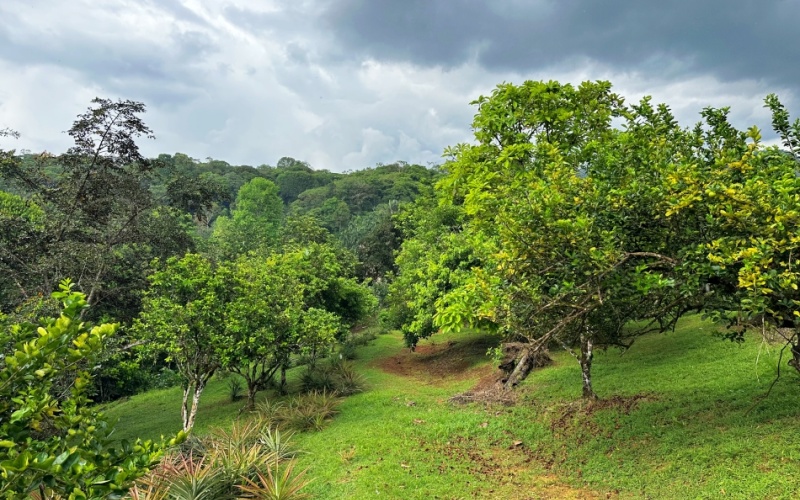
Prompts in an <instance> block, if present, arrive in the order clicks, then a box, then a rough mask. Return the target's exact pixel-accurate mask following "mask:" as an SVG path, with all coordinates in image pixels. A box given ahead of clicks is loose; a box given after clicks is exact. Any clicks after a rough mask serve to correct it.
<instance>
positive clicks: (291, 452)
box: [259, 427, 298, 460]
mask: <svg viewBox="0 0 800 500" xmlns="http://www.w3.org/2000/svg"><path fill="white" fill-rule="evenodd" d="M293 435H294V433H293V432H292V431H288V432H281V430H280V429H278V427H275V428H274V429H273V428H272V427H267V428H266V429H265V430H263V431H261V437H260V438H259V442H260V443H261V445H262V446H264V448H266V449H267V450H269V451H270V452H271V453H273V454H274V455H275V457H276V458H277V459H278V460H289V459H291V458H294V457H295V456H296V455H297V453H298V451H297V450H296V449H295V447H294V444H293V443H292V436H293Z"/></svg>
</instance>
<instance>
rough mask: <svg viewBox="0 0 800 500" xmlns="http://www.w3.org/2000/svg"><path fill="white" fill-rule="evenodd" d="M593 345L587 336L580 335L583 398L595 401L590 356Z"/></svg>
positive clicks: (595, 395)
mask: <svg viewBox="0 0 800 500" xmlns="http://www.w3.org/2000/svg"><path fill="white" fill-rule="evenodd" d="M593 349H594V343H593V342H592V338H591V337H590V336H589V335H588V334H582V335H581V358H580V364H581V377H582V378H583V397H584V398H585V399H597V394H595V393H594V390H593V389H592V356H593V355H594V353H593Z"/></svg>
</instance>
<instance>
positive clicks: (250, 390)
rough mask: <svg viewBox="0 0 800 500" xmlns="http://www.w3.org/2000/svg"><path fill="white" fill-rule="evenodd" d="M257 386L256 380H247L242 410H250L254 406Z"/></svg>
mask: <svg viewBox="0 0 800 500" xmlns="http://www.w3.org/2000/svg"><path fill="white" fill-rule="evenodd" d="M259 385H260V384H259V381H258V379H250V378H248V379H247V404H246V405H245V407H244V408H243V409H247V410H252V409H253V407H254V406H255V405H256V393H258V386H259Z"/></svg>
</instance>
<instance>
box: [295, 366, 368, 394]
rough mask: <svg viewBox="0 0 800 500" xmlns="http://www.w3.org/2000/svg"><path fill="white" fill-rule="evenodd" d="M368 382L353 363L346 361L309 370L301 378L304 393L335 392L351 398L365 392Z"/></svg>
mask: <svg viewBox="0 0 800 500" xmlns="http://www.w3.org/2000/svg"><path fill="white" fill-rule="evenodd" d="M365 384H366V382H365V380H364V377H363V376H362V375H361V374H360V373H358V371H357V370H356V369H355V367H354V366H353V364H352V363H350V362H348V361H344V360H332V361H330V362H328V363H321V364H319V365H317V366H315V367H313V368H308V369H307V370H306V372H305V373H303V375H302V376H301V377H300V386H301V389H302V390H303V392H306V393H309V392H320V391H323V392H335V393H337V394H339V395H341V396H350V395H352V394H356V393H358V392H361V391H362V390H364V386H365Z"/></svg>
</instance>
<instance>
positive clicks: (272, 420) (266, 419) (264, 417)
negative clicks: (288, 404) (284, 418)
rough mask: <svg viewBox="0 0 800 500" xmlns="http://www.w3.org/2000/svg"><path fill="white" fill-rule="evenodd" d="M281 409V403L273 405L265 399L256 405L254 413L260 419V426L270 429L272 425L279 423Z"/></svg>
mask: <svg viewBox="0 0 800 500" xmlns="http://www.w3.org/2000/svg"><path fill="white" fill-rule="evenodd" d="M283 407H284V404H283V401H275V402H274V403H273V402H270V401H269V400H268V399H265V400H264V401H262V402H261V403H256V409H255V413H256V415H258V417H259V418H260V419H261V423H262V425H266V426H267V427H271V426H272V425H273V424H279V423H280V420H281V413H282V411H283Z"/></svg>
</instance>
